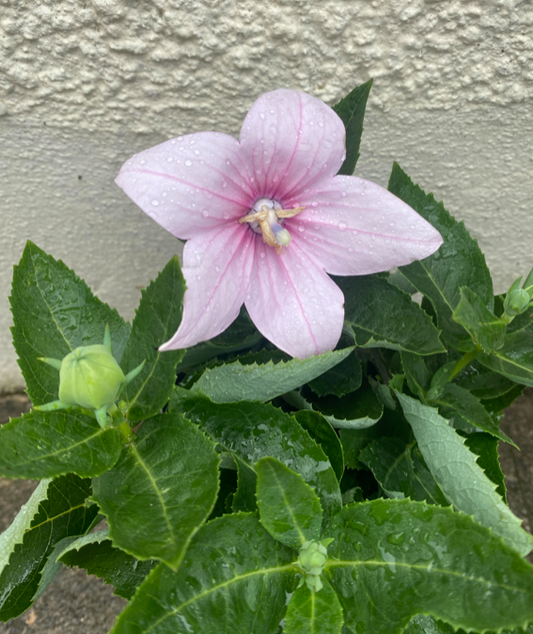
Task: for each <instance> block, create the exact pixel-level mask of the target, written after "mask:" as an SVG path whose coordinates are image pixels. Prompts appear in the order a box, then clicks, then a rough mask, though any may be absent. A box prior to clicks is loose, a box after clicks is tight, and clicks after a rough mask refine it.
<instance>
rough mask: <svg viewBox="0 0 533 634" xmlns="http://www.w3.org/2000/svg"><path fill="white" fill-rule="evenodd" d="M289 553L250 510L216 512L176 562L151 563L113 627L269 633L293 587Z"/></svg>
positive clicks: (165, 632)
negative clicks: (170, 564) (172, 565)
mask: <svg viewBox="0 0 533 634" xmlns="http://www.w3.org/2000/svg"><path fill="white" fill-rule="evenodd" d="M293 560H294V551H292V550H291V549H289V548H285V547H284V546H282V545H281V544H280V543H279V542H276V541H275V540H273V539H272V538H271V537H270V535H269V534H268V533H267V532H266V530H265V529H264V528H263V527H262V526H261V524H260V523H259V520H258V519H257V518H256V517H255V516H253V515H249V514H238V515H224V516H223V517H219V518H217V519H215V520H213V521H212V522H209V523H208V524H206V525H205V526H203V527H202V528H201V529H200V530H199V531H198V533H197V534H196V535H195V536H194V538H193V540H192V542H191V544H190V546H189V548H188V550H187V552H186V554H185V557H184V559H183V562H182V564H181V566H180V568H179V570H177V571H176V572H174V571H172V570H171V569H170V568H167V567H166V566H164V565H160V566H158V567H157V568H156V569H155V570H153V571H152V573H151V574H150V575H149V577H148V578H147V579H146V581H145V582H144V583H143V584H142V586H140V588H139V589H138V590H137V592H136V594H135V596H134V597H133V599H132V601H131V603H130V604H129V605H128V607H127V608H126V609H125V610H124V612H122V614H121V615H120V616H119V617H118V620H117V623H116V625H115V627H114V628H113V630H112V634H148V632H149V633H150V634H191V632H201V633H202V634H220V633H221V632H231V633H232V634H251V633H252V632H253V634H270V633H272V634H274V633H275V632H277V631H278V626H279V623H280V621H281V619H282V618H283V615H284V613H285V609H286V604H285V602H286V596H287V593H290V592H292V590H293V589H294V581H295V577H296V574H295V573H296V572H297V569H296V567H295V566H294V564H293V563H292V561H293Z"/></svg>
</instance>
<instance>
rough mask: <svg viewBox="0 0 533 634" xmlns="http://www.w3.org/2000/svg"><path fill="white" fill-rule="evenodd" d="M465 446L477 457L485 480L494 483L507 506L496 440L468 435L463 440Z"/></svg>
mask: <svg viewBox="0 0 533 634" xmlns="http://www.w3.org/2000/svg"><path fill="white" fill-rule="evenodd" d="M465 445H466V446H467V447H468V448H469V449H470V451H471V452H472V453H475V454H476V455H477V456H478V458H477V463H478V465H479V466H480V467H481V468H482V469H483V471H484V472H485V475H486V476H487V478H489V479H490V480H492V481H493V482H494V484H495V485H496V491H497V492H498V494H499V495H500V496H501V498H502V499H503V501H504V502H505V503H506V504H507V491H506V489H505V476H504V475H503V472H502V469H501V467H500V460H499V455H498V439H497V438H494V436H491V435H490V434H484V433H481V434H470V435H469V436H467V437H466V438H465Z"/></svg>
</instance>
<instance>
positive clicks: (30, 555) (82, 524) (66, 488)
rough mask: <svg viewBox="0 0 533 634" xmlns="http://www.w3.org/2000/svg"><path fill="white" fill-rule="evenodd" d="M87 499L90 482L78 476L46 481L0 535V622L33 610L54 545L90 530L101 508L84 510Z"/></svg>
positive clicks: (94, 507)
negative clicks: (32, 606) (42, 574)
mask: <svg viewBox="0 0 533 634" xmlns="http://www.w3.org/2000/svg"><path fill="white" fill-rule="evenodd" d="M89 494H90V481H89V480H82V479H81V478H79V477H78V476H75V475H66V476H61V477H59V478H57V479H55V480H51V481H50V480H44V481H43V482H42V483H41V484H40V485H38V487H37V489H36V490H35V492H34V494H33V496H32V498H30V500H29V502H28V504H27V505H25V507H23V508H22V509H21V511H20V513H19V515H18V516H17V518H15V520H14V522H13V524H12V526H11V527H9V528H8V529H7V531H6V532H4V533H2V535H1V536H0V621H9V620H10V619H13V618H15V617H16V616H18V615H19V614H22V613H23V612H24V611H25V610H27V609H28V608H29V607H30V605H31V604H32V601H33V599H34V596H35V594H36V593H37V592H38V590H39V585H40V582H41V573H42V570H43V568H44V566H45V564H46V562H47V560H48V557H49V556H50V555H51V553H52V551H53V549H54V546H55V544H56V543H57V542H59V541H60V540H62V539H64V538H65V537H68V536H72V535H83V534H84V533H85V531H86V530H88V529H89V528H90V526H91V522H92V520H93V518H94V517H95V516H96V514H97V507H96V506H94V505H93V506H91V507H87V506H85V501H86V499H87V497H88V496H89Z"/></svg>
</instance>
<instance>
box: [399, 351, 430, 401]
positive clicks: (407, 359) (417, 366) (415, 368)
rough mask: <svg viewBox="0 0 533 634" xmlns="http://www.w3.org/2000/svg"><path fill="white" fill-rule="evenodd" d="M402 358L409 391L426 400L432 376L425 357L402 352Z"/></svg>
mask: <svg viewBox="0 0 533 634" xmlns="http://www.w3.org/2000/svg"><path fill="white" fill-rule="evenodd" d="M400 358H401V360H402V367H403V371H404V373H405V378H406V379H407V385H408V386H409V389H410V390H411V392H413V394H418V395H420V396H423V397H424V398H425V395H426V392H427V390H428V389H429V386H430V385H431V375H430V373H429V370H428V369H427V366H426V362H425V361H424V359H423V357H420V356H419V355H417V354H412V353H411V352H401V353H400Z"/></svg>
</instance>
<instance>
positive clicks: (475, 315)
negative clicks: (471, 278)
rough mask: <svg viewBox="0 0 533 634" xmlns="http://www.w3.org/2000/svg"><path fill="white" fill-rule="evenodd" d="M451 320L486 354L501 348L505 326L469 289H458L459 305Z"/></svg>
mask: <svg viewBox="0 0 533 634" xmlns="http://www.w3.org/2000/svg"><path fill="white" fill-rule="evenodd" d="M452 317H453V320H454V321H455V322H456V323H458V324H461V326H463V328H464V329H465V330H466V331H467V332H468V333H469V335H470V336H471V337H472V341H473V342H474V343H475V344H476V345H478V346H481V348H483V350H485V351H486V352H490V351H491V350H499V349H500V348H501V347H502V346H503V341H504V339H505V332H506V326H505V324H504V323H503V321H502V320H501V319H500V318H499V317H496V315H495V314H494V313H493V312H492V311H491V310H489V309H488V308H487V307H486V306H485V304H484V303H483V301H482V299H481V298H480V297H479V296H478V295H477V294H476V293H474V291H473V290H471V289H470V288H465V287H463V288H461V289H460V299H459V303H458V304H457V306H456V307H455V310H454V311H453V315H452Z"/></svg>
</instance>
